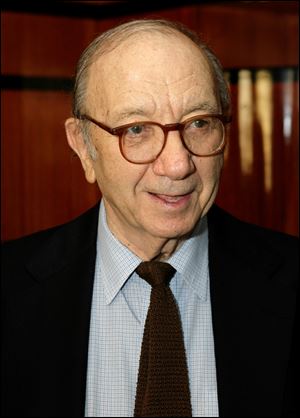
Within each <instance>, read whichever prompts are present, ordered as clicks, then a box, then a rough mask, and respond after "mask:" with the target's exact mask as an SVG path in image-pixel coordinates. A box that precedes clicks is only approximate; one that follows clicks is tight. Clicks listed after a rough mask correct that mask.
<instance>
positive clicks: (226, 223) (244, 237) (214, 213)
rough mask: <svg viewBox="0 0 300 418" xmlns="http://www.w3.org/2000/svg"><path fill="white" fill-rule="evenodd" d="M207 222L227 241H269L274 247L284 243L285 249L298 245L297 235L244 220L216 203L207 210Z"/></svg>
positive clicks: (295, 247)
mask: <svg viewBox="0 0 300 418" xmlns="http://www.w3.org/2000/svg"><path fill="white" fill-rule="evenodd" d="M208 222H209V226H210V227H211V229H213V230H214V231H218V232H219V233H220V235H222V234H223V237H224V239H226V240H228V241H234V242H236V241H237V240H239V242H241V243H244V242H255V243H256V244H257V245H266V244H268V243H269V244H270V245H271V246H274V247H276V246H278V245H279V246H280V247H282V245H283V244H285V245H286V246H287V249H293V248H294V249H297V247H298V245H299V238H298V237H295V236H292V235H289V234H285V233H283V232H279V231H276V230H272V229H268V228H263V227H261V226H258V225H255V224H251V223H248V222H245V221H243V220H241V219H238V218H236V217H235V216H233V215H231V214H230V213H228V212H227V211H225V210H224V209H221V208H220V207H218V206H217V205H214V206H213V207H212V208H211V210H210V211H209V214H208Z"/></svg>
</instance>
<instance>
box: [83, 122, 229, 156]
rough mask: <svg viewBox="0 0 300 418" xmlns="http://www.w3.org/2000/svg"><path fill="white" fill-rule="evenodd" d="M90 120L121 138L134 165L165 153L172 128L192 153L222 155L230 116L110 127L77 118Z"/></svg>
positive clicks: (123, 151) (121, 150)
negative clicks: (226, 126) (163, 123)
mask: <svg viewBox="0 0 300 418" xmlns="http://www.w3.org/2000/svg"><path fill="white" fill-rule="evenodd" d="M77 118H78V119H80V120H88V121H90V122H92V123H94V124H95V125H97V126H98V127H99V128H101V129H103V130H104V131H106V132H108V133H110V134H111V135H115V136H118V137H119V148H120V152H121V154H122V155H123V157H124V158H125V159H126V160H127V161H129V162H131V163H134V164H147V163H151V162H153V161H155V160H156V159H157V158H158V157H159V155H160V154H161V153H162V151H163V149H164V147H165V145H166V142H167V136H168V133H169V132H170V131H179V133H180V138H181V141H182V144H183V145H184V147H185V148H186V149H187V150H188V151H189V153H191V154H192V155H196V156H198V157H211V156H213V155H217V154H221V153H222V152H223V151H224V148H225V145H226V137H225V127H224V125H225V124H226V123H229V122H230V118H228V117H226V116H224V115H220V114H206V115H199V116H193V117H191V118H189V119H187V120H186V121H184V122H181V123H169V124H167V125H161V124H160V123H158V122H151V121H142V122H133V123H128V124H126V125H122V126H118V127H116V128H110V127H108V126H106V125H104V124H103V123H102V122H99V121H97V120H96V119H94V118H92V117H91V116H88V115H86V114H83V115H79V116H78V117H77Z"/></svg>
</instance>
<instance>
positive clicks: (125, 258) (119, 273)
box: [97, 201, 142, 304]
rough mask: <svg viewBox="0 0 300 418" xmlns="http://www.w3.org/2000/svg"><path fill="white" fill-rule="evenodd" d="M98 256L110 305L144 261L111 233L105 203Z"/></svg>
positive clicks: (101, 215)
mask: <svg viewBox="0 0 300 418" xmlns="http://www.w3.org/2000/svg"><path fill="white" fill-rule="evenodd" d="M97 256H98V257H99V258H100V266H101V268H100V271H101V279H102V280H103V288H104V295H105V301H106V303H107V304H110V303H111V302H112V301H113V299H114V298H115V296H116V295H117V294H118V292H119V291H120V290H121V288H122V287H123V285H124V284H125V282H126V280H127V279H128V278H129V277H130V276H131V275H132V273H133V272H134V270H135V269H136V268H137V266H138V265H139V264H140V263H141V261H142V260H141V259H140V258H139V257H137V256H136V255H135V254H133V253H132V252H131V251H130V250H129V249H128V248H127V247H126V246H125V245H123V244H122V243H121V242H120V241H119V240H118V239H117V238H116V237H115V236H114V235H113V234H112V232H111V231H110V229H109V227H108V225H107V222H106V212H105V207H104V203H103V201H101V204H100V211H99V223H98V239H97Z"/></svg>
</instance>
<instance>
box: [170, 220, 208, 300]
mask: <svg viewBox="0 0 300 418" xmlns="http://www.w3.org/2000/svg"><path fill="white" fill-rule="evenodd" d="M168 262H169V263H170V264H171V265H172V266H173V267H174V268H175V269H176V270H177V272H178V273H179V275H180V276H181V277H182V280H183V281H184V282H185V283H186V284H187V285H188V286H189V287H190V288H191V290H192V291H193V292H195V293H196V294H197V296H198V297H199V298H200V300H201V301H203V302H204V301H206V299H207V290H208V283H209V269H208V226H207V217H206V216H205V217H203V218H201V219H200V220H199V222H198V223H197V225H196V227H195V229H194V230H193V232H192V234H191V236H190V237H189V238H188V239H187V240H186V241H185V242H184V243H183V244H182V246H181V247H180V248H179V250H178V251H176V252H175V253H174V254H173V255H172V256H171V257H170V259H169V260H168Z"/></svg>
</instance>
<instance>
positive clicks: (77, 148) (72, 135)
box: [65, 118, 96, 183]
mask: <svg viewBox="0 0 300 418" xmlns="http://www.w3.org/2000/svg"><path fill="white" fill-rule="evenodd" d="M65 130H66V135H67V139H68V144H69V145H70V147H71V148H72V150H73V151H74V152H75V153H76V154H77V155H78V157H79V158H80V161H81V165H82V167H83V170H84V173H85V178H86V180H87V181H88V182H89V183H94V182H95V181H96V174H95V170H94V164H93V160H92V159H91V157H90V155H89V152H88V149H87V145H86V143H85V141H84V138H83V134H82V131H81V128H80V122H79V120H78V119H76V118H69V119H67V120H66V122H65Z"/></svg>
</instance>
